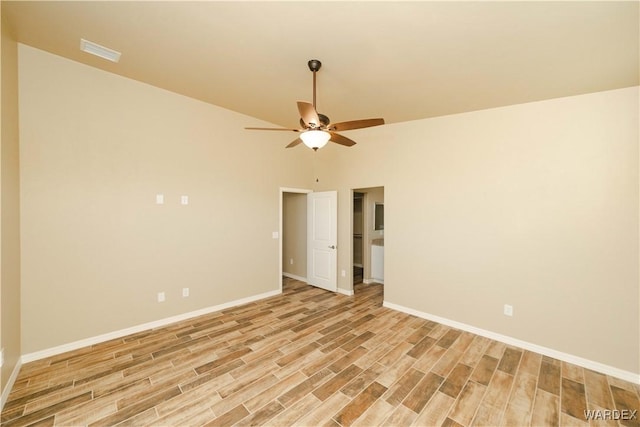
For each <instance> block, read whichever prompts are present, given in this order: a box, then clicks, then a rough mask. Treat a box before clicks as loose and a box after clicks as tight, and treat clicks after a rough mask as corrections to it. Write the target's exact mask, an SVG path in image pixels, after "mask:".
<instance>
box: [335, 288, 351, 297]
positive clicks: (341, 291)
mask: <svg viewBox="0 0 640 427" xmlns="http://www.w3.org/2000/svg"><path fill="white" fill-rule="evenodd" d="M338 293H339V294H342V295H346V296H348V297H352V296H353V289H342V288H338Z"/></svg>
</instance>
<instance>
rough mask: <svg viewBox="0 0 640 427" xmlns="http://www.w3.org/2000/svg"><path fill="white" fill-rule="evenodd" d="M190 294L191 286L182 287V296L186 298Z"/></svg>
mask: <svg viewBox="0 0 640 427" xmlns="http://www.w3.org/2000/svg"><path fill="white" fill-rule="evenodd" d="M188 296H189V288H182V297H183V298H186V297H188Z"/></svg>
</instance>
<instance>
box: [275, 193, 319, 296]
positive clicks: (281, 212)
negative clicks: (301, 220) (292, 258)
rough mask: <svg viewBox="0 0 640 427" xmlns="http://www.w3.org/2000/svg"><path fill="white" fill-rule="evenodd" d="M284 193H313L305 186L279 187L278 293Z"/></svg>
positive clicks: (281, 257)
mask: <svg viewBox="0 0 640 427" xmlns="http://www.w3.org/2000/svg"><path fill="white" fill-rule="evenodd" d="M284 193H296V194H308V193H313V190H309V189H306V188H291V187H280V202H279V206H280V209H279V210H280V213H279V215H280V217H279V220H278V289H280V293H282V272H283V271H282V270H283V269H282V262H283V260H284V256H283V255H284V254H283V253H282V251H283V244H282V242H283V238H282V237H283V236H282V230H283V228H284V224H283V221H284V218H283V217H284V215H283V211H284ZM306 219H307V218H306V217H305V221H306Z"/></svg>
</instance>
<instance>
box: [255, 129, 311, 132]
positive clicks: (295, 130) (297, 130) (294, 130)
mask: <svg viewBox="0 0 640 427" xmlns="http://www.w3.org/2000/svg"><path fill="white" fill-rule="evenodd" d="M245 129H247V130H288V131H289V132H291V131H293V132H301V131H303V130H304V129H288V128H245Z"/></svg>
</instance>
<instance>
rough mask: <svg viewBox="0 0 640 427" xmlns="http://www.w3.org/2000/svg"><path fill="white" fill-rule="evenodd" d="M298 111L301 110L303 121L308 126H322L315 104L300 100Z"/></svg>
mask: <svg viewBox="0 0 640 427" xmlns="http://www.w3.org/2000/svg"><path fill="white" fill-rule="evenodd" d="M298 111H299V112H300V117H301V118H302V121H303V122H305V123H306V124H307V126H311V127H314V128H317V127H320V117H318V112H317V111H316V109H315V108H314V107H313V104H309V103H308V102H304V101H298Z"/></svg>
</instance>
